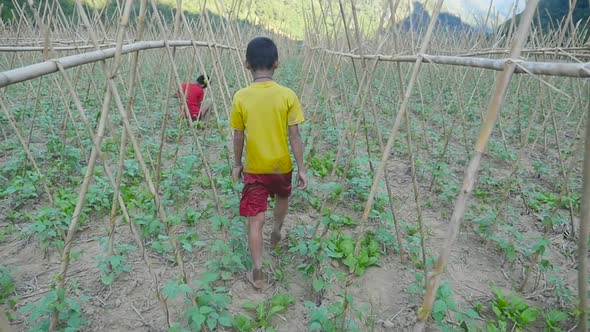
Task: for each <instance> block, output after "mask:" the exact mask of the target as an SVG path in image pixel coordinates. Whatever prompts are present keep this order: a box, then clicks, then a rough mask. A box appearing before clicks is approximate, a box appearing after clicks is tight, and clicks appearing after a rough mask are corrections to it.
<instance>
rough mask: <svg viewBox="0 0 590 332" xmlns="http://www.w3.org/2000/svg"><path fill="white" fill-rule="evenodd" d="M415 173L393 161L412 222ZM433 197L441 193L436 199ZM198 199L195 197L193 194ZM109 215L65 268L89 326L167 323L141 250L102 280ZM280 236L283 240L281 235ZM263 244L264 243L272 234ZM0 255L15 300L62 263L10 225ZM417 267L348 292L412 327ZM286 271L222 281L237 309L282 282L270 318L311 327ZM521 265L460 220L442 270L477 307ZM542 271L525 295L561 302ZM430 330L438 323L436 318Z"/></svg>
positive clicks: (509, 282) (360, 282)
mask: <svg viewBox="0 0 590 332" xmlns="http://www.w3.org/2000/svg"><path fill="white" fill-rule="evenodd" d="M409 174H410V171H409V163H408V162H407V161H406V160H398V159H393V160H391V161H390V163H389V166H388V176H389V178H390V180H391V184H392V186H393V191H394V193H395V196H396V202H397V206H398V208H399V218H400V219H401V220H404V221H406V222H415V220H416V212H415V211H416V210H415V202H414V194H413V191H412V189H411V188H412V186H411V177H410V175H409ZM421 190H422V193H423V200H424V201H426V200H428V199H429V198H431V197H430V196H433V195H432V194H430V193H429V192H427V187H426V186H422V187H421ZM432 198H434V197H432ZM433 201H436V200H435V199H433ZM192 204H193V205H194V206H195V207H196V206H197V204H196V203H192ZM448 208H449V207H443V206H437V205H434V206H430V207H425V208H424V213H423V218H424V222H425V224H426V225H427V233H428V240H427V249H428V251H429V252H431V253H435V252H437V251H438V248H440V245H441V244H442V242H443V240H444V238H445V232H446V229H447V227H446V223H447V221H448V217H447V216H446V215H441V211H445V210H448ZM316 218H317V215H316V214H315V213H311V214H307V213H299V212H291V213H290V214H289V215H288V217H287V223H286V226H285V230H286V231H289V229H290V228H292V227H294V226H295V225H296V224H299V223H303V224H309V225H313V224H315V222H316V220H317V219H316ZM6 223H7V221H5V219H4V220H0V227H3V226H5V225H6ZM267 224H269V223H267ZM538 224H539V223H538V222H536V220H535V219H534V218H533V217H532V216H530V215H523V216H522V223H521V225H522V229H521V231H522V232H527V233H529V234H528V235H535V236H539V235H541V234H542V233H541V227H539V226H538ZM105 225H106V221H105V220H103V219H102V218H94V220H91V222H89V223H88V226H86V227H85V228H84V229H82V230H80V231H79V233H78V236H77V237H76V240H75V243H74V248H75V251H77V252H79V253H80V258H79V259H77V260H75V261H73V262H72V264H71V266H70V269H69V271H70V272H69V273H68V277H69V278H75V279H76V280H77V282H78V284H79V289H80V290H81V291H82V292H83V293H84V294H85V295H88V296H90V298H91V299H90V301H88V302H87V303H84V304H83V310H84V316H85V317H86V318H87V320H88V324H87V330H88V331H163V330H165V325H166V323H165V317H164V315H163V312H162V310H161V308H160V305H159V304H158V302H157V300H156V297H155V295H154V294H153V290H152V282H151V279H150V276H149V274H148V271H147V268H146V266H145V264H144V263H143V261H142V259H141V257H140V254H139V252H138V251H137V250H135V251H132V252H131V253H130V255H129V258H128V263H129V264H130V265H131V267H132V272H131V273H124V274H122V275H121V276H120V277H119V278H118V279H117V280H116V281H115V282H114V283H113V284H112V285H110V286H105V285H103V284H102V283H101V281H100V278H99V271H98V267H97V263H96V257H97V256H98V255H100V254H102V252H103V249H102V247H101V246H100V244H99V241H98V239H99V238H100V237H102V236H104V234H106V226H105ZM202 232H203V233H201V236H202V238H203V239H207V238H209V239H211V238H214V237H215V236H219V234H212V233H207V232H208V231H207V230H206V229H203V230H202ZM269 232H270V228H269V227H267V228H266V233H265V234H266V237H268V235H269ZM562 238H563V237H560V236H559V234H557V236H555V237H554V241H553V246H552V248H551V250H550V251H551V257H552V258H551V261H552V262H553V263H554V264H556V266H558V267H559V268H560V270H561V272H560V277H561V278H562V279H563V280H564V281H565V282H566V285H568V286H569V287H570V288H572V289H573V285H575V270H574V268H575V266H573V264H572V261H571V259H568V258H567V257H566V256H564V255H562V253H561V251H562V248H563V247H564V243H565V242H567V241H565V240H563V239H562ZM116 241H117V242H118V243H128V244H132V245H134V241H133V238H132V237H131V235H130V232H129V229H128V226H127V225H125V224H120V225H119V226H118V228H117V237H116ZM564 241H565V242H564ZM282 244H283V245H284V246H286V241H285V240H284V239H283V242H282ZM566 244H567V243H566ZM265 248H266V249H265V250H266V251H267V252H268V243H267V244H266V247H265ZM207 255H208V254H207V253H206V252H205V251H203V252H200V253H194V254H191V255H188V254H187V255H186V256H185V258H186V260H187V264H186V268H187V271H188V274H189V279H191V280H193V279H196V278H198V277H199V276H200V275H201V274H202V273H203V272H204V271H205V269H204V264H205V262H206V261H207V259H208V257H207ZM150 256H151V258H152V260H153V263H154V265H155V271H156V273H157V274H158V276H159V279H160V280H166V279H169V278H175V277H176V275H177V271H178V270H177V268H176V267H175V266H173V264H171V262H170V261H169V260H166V259H165V258H163V257H162V256H160V255H157V254H152V253H151V254H150ZM269 258H270V257H269ZM271 259H276V258H271ZM0 262H1V263H2V264H4V265H6V266H8V267H9V268H10V269H11V271H12V273H13V276H14V278H15V280H16V285H17V293H18V307H22V306H24V305H25V304H27V303H31V302H35V301H37V300H39V299H40V298H41V297H42V296H43V295H44V294H45V293H46V292H48V290H49V285H50V284H51V280H52V278H53V276H54V275H55V274H56V273H57V272H58V271H59V268H60V263H59V257H58V256H57V254H56V252H54V251H50V252H49V255H48V256H47V257H44V253H43V251H42V250H41V249H39V247H38V246H37V244H36V239H34V238H31V237H21V236H19V235H18V234H13V235H10V236H8V237H6V238H5V239H4V240H3V241H2V242H0ZM412 271H413V269H412V267H411V264H410V263H406V265H402V264H401V263H400V259H399V257H398V256H393V255H390V256H386V257H382V259H381V261H380V266H379V267H372V268H369V269H368V270H367V272H366V273H365V275H363V276H362V277H358V278H356V279H355V280H354V282H353V284H352V286H351V293H352V295H353V296H354V298H355V300H356V301H357V305H359V306H363V305H364V306H367V307H368V308H369V311H368V315H369V316H370V317H369V318H370V319H372V320H373V321H374V322H375V330H376V331H382V330H383V331H385V330H391V331H407V330H409V329H410V328H411V326H412V325H413V323H414V322H415V312H416V310H417V308H418V305H419V302H418V301H419V299H418V298H416V297H415V296H411V295H408V293H407V292H406V290H407V288H408V285H409V284H410V283H412V282H414V275H413V272H412ZM284 272H285V276H286V279H285V281H284V282H283V283H281V284H279V285H274V286H273V287H272V288H271V289H269V290H268V291H267V292H266V293H263V294H261V293H258V292H256V291H254V290H253V289H252V287H251V286H250V284H249V283H247V281H246V279H245V278H244V276H243V275H235V276H234V277H235V279H234V280H232V281H230V282H228V283H226V285H225V286H227V287H228V288H229V289H230V291H229V296H231V298H232V304H231V307H230V309H231V312H232V313H236V314H237V313H246V311H245V310H244V309H243V308H242V304H243V303H244V302H245V301H254V302H259V301H261V300H263V299H265V298H268V297H270V296H271V295H272V294H274V293H276V292H279V291H280V292H283V293H286V294H289V295H292V296H293V297H295V298H296V299H297V301H296V302H295V304H294V305H293V306H291V307H290V308H289V310H288V311H287V312H285V313H283V314H280V315H278V316H277V317H275V318H274V320H273V325H274V326H276V327H277V328H278V330H279V331H304V330H306V328H307V322H308V313H307V308H306V307H305V306H304V301H306V300H313V299H314V296H313V295H312V293H311V291H310V290H311V285H310V283H309V281H308V280H306V279H305V277H304V275H303V273H302V272H299V271H297V269H296V268H295V264H291V265H290V266H289V268H288V270H286V271H284ZM521 273H522V266H521V265H520V264H518V263H517V264H514V265H510V264H507V263H505V262H504V259H503V258H502V255H501V253H500V252H499V251H498V250H497V249H496V248H494V247H493V245H490V244H486V243H485V241H484V240H483V239H482V238H481V237H480V236H478V235H477V234H475V233H474V232H473V231H472V230H470V229H469V228H468V227H464V228H463V230H462V232H461V234H460V235H459V237H458V240H457V243H456V245H455V246H454V248H453V252H452V258H451V260H450V263H449V268H448V272H447V273H446V274H445V276H444V277H445V278H446V279H448V280H449V281H450V283H451V285H452V289H453V296H454V297H455V300H456V301H457V303H458V305H459V306H460V307H461V308H464V309H466V308H469V307H473V305H475V304H476V303H484V304H485V303H486V302H487V301H489V299H490V297H491V294H492V293H491V289H492V287H499V288H500V289H503V290H505V291H507V292H508V291H510V290H511V289H514V285H516V284H518V282H519V281H520V278H521ZM535 276H536V275H535ZM539 277H541V278H540V285H539V287H537V288H536V289H534V290H533V289H529V290H527V291H525V293H524V297H525V298H527V299H528V300H529V301H531V303H534V304H536V305H539V306H541V307H544V308H557V307H558V300H557V299H556V298H555V297H554V295H553V294H552V293H551V292H550V291H549V290H548V289H546V287H544V286H543V278H542V276H539ZM534 279H536V277H535V278H533V280H534ZM534 283H535V282H530V283H529V284H534ZM342 292H343V288H342V285H341V283H337V284H333V285H332V286H331V288H330V290H329V291H328V292H327V293H326V294H325V299H324V302H325V303H326V302H327V303H329V302H330V301H332V300H335V299H336V298H337V295H338V294H342ZM171 308H172V315H173V317H180V316H181V315H182V313H181V312H180V311H179V310H181V308H182V306H181V305H179V306H171ZM12 324H13V326H14V328H15V330H18V331H21V330H25V329H26V328H27V323H26V320H25V316H24V315H23V314H21V313H17V314H16V320H15V321H13V322H12ZM568 324H569V325H570V326H569V327H571V326H573V324H574V323H573V322H572V321H570V322H568ZM433 330H436V328H434V327H433Z"/></svg>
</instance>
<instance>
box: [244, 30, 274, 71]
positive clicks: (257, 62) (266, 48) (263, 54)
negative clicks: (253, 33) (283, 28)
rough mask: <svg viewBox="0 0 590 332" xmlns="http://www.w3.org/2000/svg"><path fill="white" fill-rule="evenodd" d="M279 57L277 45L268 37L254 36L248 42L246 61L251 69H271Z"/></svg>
mask: <svg viewBox="0 0 590 332" xmlns="http://www.w3.org/2000/svg"><path fill="white" fill-rule="evenodd" d="M278 59H279V51H278V50H277V45H275V43H274V42H273V41H272V39H270V38H266V37H256V38H254V39H252V40H251V41H250V42H249V43H248V47H247V48H246V61H248V63H249V64H250V67H252V69H253V70H258V69H272V66H273V65H274V63H275V62H276V61H277V60H278Z"/></svg>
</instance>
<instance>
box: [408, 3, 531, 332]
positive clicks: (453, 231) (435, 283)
mask: <svg viewBox="0 0 590 332" xmlns="http://www.w3.org/2000/svg"><path fill="white" fill-rule="evenodd" d="M537 3H538V0H530V1H528V2H527V5H526V8H525V11H524V14H523V16H522V19H521V22H520V24H519V26H518V30H517V32H516V34H515V36H514V40H513V43H512V47H511V49H512V51H511V52H510V58H511V59H518V57H519V56H520V50H521V49H522V46H523V44H524V42H525V40H526V37H527V35H528V32H529V27H530V23H531V21H532V18H533V14H534V12H535V9H536V8H537ZM515 69H516V64H515V63H512V64H510V65H508V66H507V68H506V70H504V71H503V72H502V73H501V74H500V75H499V76H498V78H497V80H496V83H495V89H494V94H493V95H492V96H491V98H490V101H489V104H488V107H487V108H488V111H487V114H486V118H485V120H484V123H483V126H482V129H481V131H480V135H479V139H478V142H477V144H476V147H475V154H474V156H473V157H472V159H471V162H470V163H469V166H468V167H467V169H466V172H465V177H464V179H463V185H462V188H461V191H460V193H459V197H458V198H457V201H456V203H455V208H454V211H453V214H452V216H451V220H450V222H449V228H448V229H447V235H446V238H445V241H444V244H443V247H442V249H441V252H440V255H439V258H438V260H437V262H436V265H435V268H434V271H433V273H432V275H431V276H429V278H428V287H427V289H426V293H425V295H424V301H423V304H422V307H421V308H420V311H419V313H418V319H419V320H418V322H417V323H416V325H415V326H414V331H423V330H424V329H425V327H426V320H427V318H428V316H429V314H430V310H431V308H432V304H433V303H434V300H435V298H436V293H437V290H438V287H439V285H440V281H441V278H442V273H443V272H444V268H445V267H446V265H447V261H448V259H449V256H450V254H451V248H452V245H453V243H454V242H455V239H456V238H457V235H458V234H459V229H460V226H461V221H462V219H463V216H464V214H465V208H466V206H467V200H468V198H469V194H470V193H471V190H472V188H473V184H474V182H475V179H476V174H477V171H478V169H479V164H480V161H481V158H482V156H483V153H484V151H485V148H486V146H487V143H488V140H489V138H490V135H491V133H492V129H493V127H494V124H495V123H496V120H497V118H498V113H499V111H500V107H501V105H502V102H503V100H504V97H505V95H506V91H507V90H508V85H509V83H510V80H511V79H512V75H513V73H514V70H515Z"/></svg>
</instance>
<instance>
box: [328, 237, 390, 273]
mask: <svg viewBox="0 0 590 332" xmlns="http://www.w3.org/2000/svg"><path fill="white" fill-rule="evenodd" d="M326 252H327V254H328V256H329V257H332V258H336V259H340V260H342V263H344V265H346V266H348V268H349V269H351V270H354V272H355V273H356V274H357V275H359V276H361V275H363V274H364V273H365V270H366V269H367V268H368V267H369V266H372V265H377V262H378V261H379V257H380V256H381V254H380V252H379V243H378V242H377V241H376V240H375V238H374V236H373V235H372V234H371V233H367V234H366V235H365V236H364V237H363V238H362V240H361V243H360V249H359V252H358V255H355V242H353V240H352V238H351V237H350V235H347V234H345V233H343V232H341V231H335V232H332V234H331V235H330V239H329V240H328V242H327V246H326Z"/></svg>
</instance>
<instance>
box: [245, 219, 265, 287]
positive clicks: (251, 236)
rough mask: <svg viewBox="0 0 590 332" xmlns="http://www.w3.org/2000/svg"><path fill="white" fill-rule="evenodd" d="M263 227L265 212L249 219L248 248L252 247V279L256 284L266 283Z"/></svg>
mask: <svg viewBox="0 0 590 332" xmlns="http://www.w3.org/2000/svg"><path fill="white" fill-rule="evenodd" d="M262 225H264V212H260V213H258V214H257V215H255V216H253V217H248V246H249V247H250V257H252V264H253V265H254V269H253V271H252V277H253V279H254V283H255V284H256V283H257V282H264V276H263V274H262ZM256 286H258V285H256Z"/></svg>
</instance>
